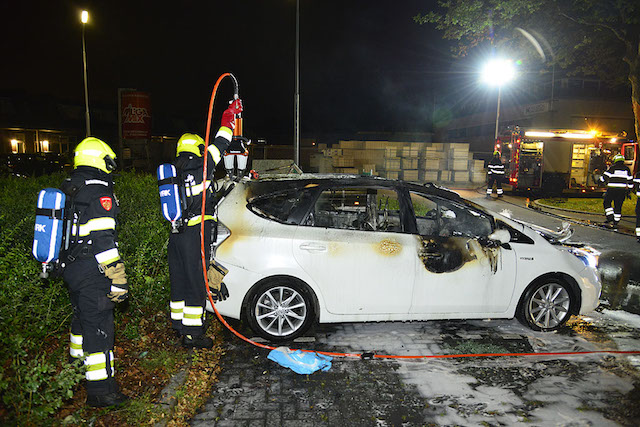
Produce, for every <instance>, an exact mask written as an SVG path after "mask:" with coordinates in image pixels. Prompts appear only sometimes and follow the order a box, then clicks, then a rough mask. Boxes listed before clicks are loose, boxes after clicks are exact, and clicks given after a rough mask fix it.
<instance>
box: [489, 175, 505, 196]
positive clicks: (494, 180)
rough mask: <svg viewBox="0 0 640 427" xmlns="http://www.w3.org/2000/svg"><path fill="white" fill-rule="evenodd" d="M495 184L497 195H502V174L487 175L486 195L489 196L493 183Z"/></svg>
mask: <svg viewBox="0 0 640 427" xmlns="http://www.w3.org/2000/svg"><path fill="white" fill-rule="evenodd" d="M494 183H495V184H496V193H497V194H498V196H502V193H503V191H502V176H501V175H494V174H491V175H489V183H488V184H487V195H488V196H490V195H491V193H492V192H493V184H494Z"/></svg>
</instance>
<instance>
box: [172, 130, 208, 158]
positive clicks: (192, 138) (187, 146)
mask: <svg viewBox="0 0 640 427" xmlns="http://www.w3.org/2000/svg"><path fill="white" fill-rule="evenodd" d="M185 152H186V153H193V154H195V155H196V156H198V157H202V154H204V139H202V138H201V137H200V136H198V135H196V134H195V133H185V134H184V135H182V136H181V137H180V139H179V140H178V147H177V149H176V156H179V155H180V153H185Z"/></svg>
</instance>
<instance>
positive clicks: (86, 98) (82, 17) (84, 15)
mask: <svg viewBox="0 0 640 427" xmlns="http://www.w3.org/2000/svg"><path fill="white" fill-rule="evenodd" d="M80 20H81V21H82V64H83V66H84V105H85V113H84V116H85V120H86V122H87V136H89V135H91V121H90V120H89V89H88V87H87V50H86V47H85V43H84V27H85V24H86V23H87V22H89V12H87V11H86V10H83V11H82V14H81V15H80Z"/></svg>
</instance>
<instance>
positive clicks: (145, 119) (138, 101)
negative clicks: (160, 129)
mask: <svg viewBox="0 0 640 427" xmlns="http://www.w3.org/2000/svg"><path fill="white" fill-rule="evenodd" d="M120 108H122V111H121V113H122V138H123V139H151V98H150V96H149V94H148V93H145V92H135V91H128V92H122V97H121V99H120Z"/></svg>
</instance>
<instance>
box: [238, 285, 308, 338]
mask: <svg viewBox="0 0 640 427" xmlns="http://www.w3.org/2000/svg"><path fill="white" fill-rule="evenodd" d="M248 302H249V304H248V307H247V320H248V323H249V326H250V327H251V329H252V330H253V331H254V332H255V333H256V334H258V335H260V336H261V337H262V338H265V339H267V340H269V341H276V342H278V341H291V340H293V339H295V338H297V337H299V336H300V335H302V334H304V333H305V332H306V331H307V330H308V329H309V327H310V326H311V324H312V323H313V320H314V318H315V316H314V309H313V297H312V294H311V291H310V290H309V288H308V287H307V285H306V284H304V283H301V282H299V281H297V280H295V279H293V278H290V277H274V278H271V279H268V280H266V281H265V282H263V283H262V284H260V285H259V286H258V287H256V288H255V290H253V292H252V293H251V296H250V297H249V300H248Z"/></svg>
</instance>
